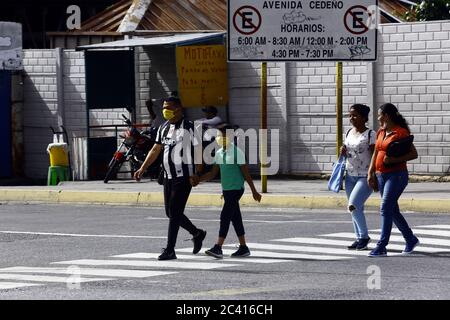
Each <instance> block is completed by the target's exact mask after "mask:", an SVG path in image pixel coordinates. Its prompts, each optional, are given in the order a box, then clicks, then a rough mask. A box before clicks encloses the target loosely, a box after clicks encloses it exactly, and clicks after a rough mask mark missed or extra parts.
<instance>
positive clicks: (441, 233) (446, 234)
mask: <svg viewBox="0 0 450 320" xmlns="http://www.w3.org/2000/svg"><path fill="white" fill-rule="evenodd" d="M412 230H413V232H414V233H415V234H424V235H427V236H437V237H450V231H444V230H426V229H416V228H413V229H412ZM373 231H374V232H381V229H375V230H373ZM392 233H401V232H400V230H398V229H397V228H392Z"/></svg>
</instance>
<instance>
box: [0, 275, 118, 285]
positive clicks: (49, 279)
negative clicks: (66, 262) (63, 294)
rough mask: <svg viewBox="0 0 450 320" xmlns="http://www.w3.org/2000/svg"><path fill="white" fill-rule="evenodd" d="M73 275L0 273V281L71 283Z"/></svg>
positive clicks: (83, 279)
mask: <svg viewBox="0 0 450 320" xmlns="http://www.w3.org/2000/svg"><path fill="white" fill-rule="evenodd" d="M72 276H73V275H71V274H68V275H67V277H56V276H34V275H25V274H13V273H0V279H4V280H24V281H37V282H64V283H67V282H71V280H70V279H71V278H70V277H72ZM109 280H114V279H108V278H79V279H76V281H77V282H80V283H82V282H93V281H109Z"/></svg>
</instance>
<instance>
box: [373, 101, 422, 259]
mask: <svg viewBox="0 0 450 320" xmlns="http://www.w3.org/2000/svg"><path fill="white" fill-rule="evenodd" d="M378 121H379V123H380V130H378V132H377V141H376V145H375V151H374V153H373V156H372V160H371V163H370V166H369V170H368V176H367V181H368V183H369V185H371V186H374V185H375V181H374V177H373V175H372V173H373V172H375V173H376V179H377V180H378V187H379V189H380V193H381V206H380V214H381V236H380V240H379V241H378V243H377V246H376V247H375V249H373V250H372V251H371V252H370V253H369V257H382V256H386V255H387V250H386V246H387V245H388V243H389V238H390V236H391V231H392V223H395V225H396V226H397V228H398V229H399V230H400V232H401V233H402V235H403V238H404V239H405V241H406V246H405V249H404V250H403V252H402V253H403V254H410V253H412V252H413V251H414V248H415V247H416V246H417V245H418V244H419V239H418V238H417V237H416V236H415V235H414V234H413V232H412V230H411V229H410V227H409V226H408V223H407V222H406V220H405V218H404V217H403V215H402V214H401V213H400V207H399V205H398V199H399V198H400V196H401V195H402V193H403V190H405V188H406V186H407V185H408V169H407V166H406V162H407V161H410V160H414V159H416V158H417V157H418V155H417V150H416V148H415V147H414V144H412V145H411V149H410V151H409V152H408V153H407V154H405V155H403V156H400V157H388V156H386V150H387V148H388V145H389V144H390V143H391V142H392V141H395V140H398V139H401V138H404V137H407V136H409V135H410V134H411V131H410V129H409V126H408V123H407V122H406V120H405V118H404V117H403V116H402V115H401V114H400V113H399V112H398V109H397V107H396V106H394V105H393V104H391V103H386V104H383V105H382V106H381V107H380V108H379V109H378Z"/></svg>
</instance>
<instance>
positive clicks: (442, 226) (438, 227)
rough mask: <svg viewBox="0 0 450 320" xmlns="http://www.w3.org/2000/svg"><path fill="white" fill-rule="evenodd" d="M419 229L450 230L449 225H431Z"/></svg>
mask: <svg viewBox="0 0 450 320" xmlns="http://www.w3.org/2000/svg"><path fill="white" fill-rule="evenodd" d="M419 228H431V229H450V225H449V224H432V225H427V226H419Z"/></svg>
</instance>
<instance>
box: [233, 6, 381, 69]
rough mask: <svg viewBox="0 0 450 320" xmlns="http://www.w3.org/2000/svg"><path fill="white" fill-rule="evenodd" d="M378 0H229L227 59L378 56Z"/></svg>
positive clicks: (253, 59) (280, 59) (337, 58)
mask: <svg viewBox="0 0 450 320" xmlns="http://www.w3.org/2000/svg"><path fill="white" fill-rule="evenodd" d="M377 25H378V0H345V1H336V0H331V1H330V0H322V1H321V0H297V1H296V0H278V1H277V0H274V1H269V0H267V1H263V0H229V1H228V60H229V61H302V60H306V61H312V60H314V61H348V60H358V61H374V60H376V58H377V29H376V28H377Z"/></svg>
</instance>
